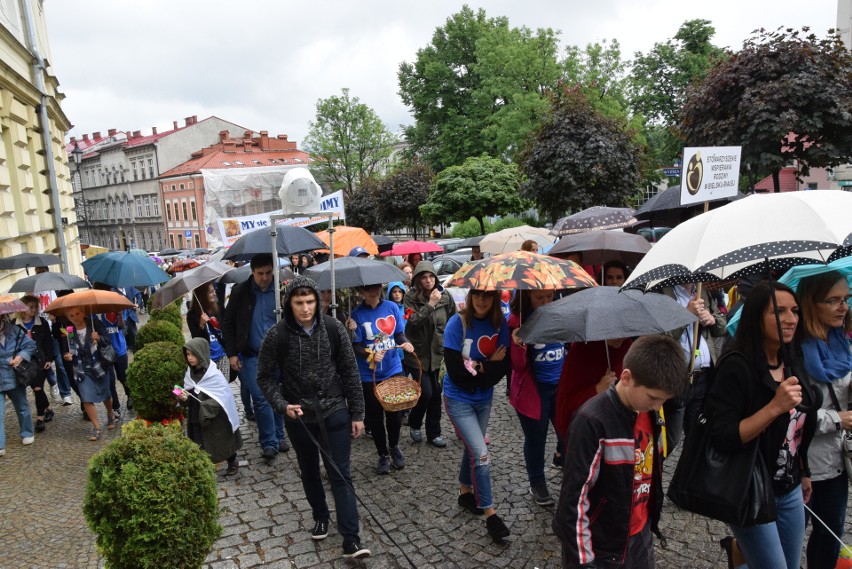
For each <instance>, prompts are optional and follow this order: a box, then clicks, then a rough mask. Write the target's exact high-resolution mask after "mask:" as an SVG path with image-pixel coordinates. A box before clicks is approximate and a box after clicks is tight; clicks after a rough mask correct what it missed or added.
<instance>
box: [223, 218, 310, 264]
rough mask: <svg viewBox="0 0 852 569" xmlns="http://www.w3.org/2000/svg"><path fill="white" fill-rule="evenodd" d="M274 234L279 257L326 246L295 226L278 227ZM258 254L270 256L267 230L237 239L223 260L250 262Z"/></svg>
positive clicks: (270, 243) (270, 245) (305, 230)
mask: <svg viewBox="0 0 852 569" xmlns="http://www.w3.org/2000/svg"><path fill="white" fill-rule="evenodd" d="M276 233H277V235H276V236H275V248H276V249H277V251H278V256H279V257H287V256H289V255H295V254H296V253H306V252H308V251H314V250H316V249H325V248H326V244H325V243H323V242H322V241H321V240H320V239H319V238H318V237H317V236H316V235H314V234H313V233H311V232H310V231H308V230H307V229H303V228H301V227H296V226H295V225H279V226H277V227H276ZM260 253H269V254H272V241H271V238H270V236H269V229H267V228H262V229H255V230H254V231H252V232H250V233H246V234H245V235H243V236H242V237H240V238H239V239H237V240H236V241H235V242H234V244H233V245H231V248H230V249H228V252H227V253H225V256H224V257H223V258H224V259H228V260H231V261H250V260H251V258H252V257H254V256H255V255H258V254H260Z"/></svg>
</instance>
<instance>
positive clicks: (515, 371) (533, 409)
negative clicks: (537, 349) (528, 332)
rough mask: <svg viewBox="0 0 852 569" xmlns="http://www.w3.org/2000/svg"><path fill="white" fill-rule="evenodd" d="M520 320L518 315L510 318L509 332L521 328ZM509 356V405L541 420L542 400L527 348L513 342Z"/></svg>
mask: <svg viewBox="0 0 852 569" xmlns="http://www.w3.org/2000/svg"><path fill="white" fill-rule="evenodd" d="M520 324H521V322H520V318H518V316H517V315H516V314H512V315H510V316H509V330H510V331H514V330H515V329H516V328H518V327H520ZM509 355H510V357H511V359H512V381H511V383H510V385H509V403H510V404H511V405H512V407H514V408H515V410H516V411H517V412H518V413H520V414H521V415H524V416H526V417H529V418H530V419H536V420H537V419H539V418H541V398H540V397H539V396H538V389H536V386H535V378H534V377H533V375H532V372H531V371H530V366H529V361H528V360H527V349H526V347H523V348H522V347H519V346H517V345H516V344H515V342H514V341H512V342H511V347H510V349H509Z"/></svg>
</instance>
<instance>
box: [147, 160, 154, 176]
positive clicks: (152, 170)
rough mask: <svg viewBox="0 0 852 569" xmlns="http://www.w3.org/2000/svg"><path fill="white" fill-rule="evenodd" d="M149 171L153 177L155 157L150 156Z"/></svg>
mask: <svg viewBox="0 0 852 569" xmlns="http://www.w3.org/2000/svg"><path fill="white" fill-rule="evenodd" d="M148 173H149V174H150V176H151V177H152V178H153V177H154V159H153V158H148Z"/></svg>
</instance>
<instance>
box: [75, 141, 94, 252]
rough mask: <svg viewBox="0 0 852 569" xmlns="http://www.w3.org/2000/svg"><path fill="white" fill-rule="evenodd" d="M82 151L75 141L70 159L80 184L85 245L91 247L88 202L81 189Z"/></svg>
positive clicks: (84, 191)
mask: <svg viewBox="0 0 852 569" xmlns="http://www.w3.org/2000/svg"><path fill="white" fill-rule="evenodd" d="M83 154H84V152H83V149H82V148H80V145H79V143H78V142H77V141H74V150H72V151H71V158H73V159H74V164H76V165H77V179H78V182H79V184H80V199H81V200H82V201H83V223H84V225H85V227H86V243H87V244H89V245H91V243H92V234H91V232H90V231H89V202H88V201H87V200H86V190H85V189H84V188H83V170H82V164H83Z"/></svg>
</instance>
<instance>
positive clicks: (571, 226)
mask: <svg viewBox="0 0 852 569" xmlns="http://www.w3.org/2000/svg"><path fill="white" fill-rule="evenodd" d="M635 213H636V210H634V209H632V208H629V207H605V206H600V205H596V206H593V207H590V208H586V209H584V210H583V211H580V212H577V213H575V214H573V215H569V216H568V217H563V218H561V219H559V220H557V222H556V224H555V225H554V226H553V229H551V230H550V234H551V235H555V236H557V237H561V236H563V235H573V234H574V233H583V232H585V231H596V230H599V229H621V228H623V227H630V226H632V225H636V218H635V217H633V216H634V214H635Z"/></svg>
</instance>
